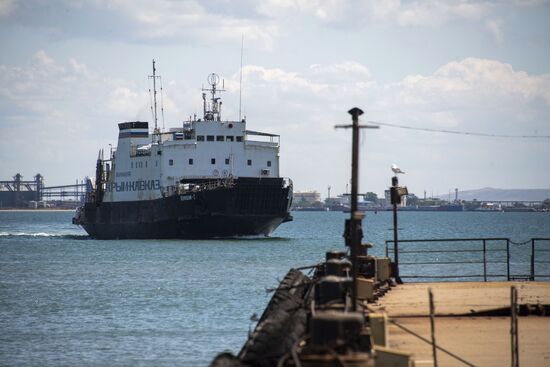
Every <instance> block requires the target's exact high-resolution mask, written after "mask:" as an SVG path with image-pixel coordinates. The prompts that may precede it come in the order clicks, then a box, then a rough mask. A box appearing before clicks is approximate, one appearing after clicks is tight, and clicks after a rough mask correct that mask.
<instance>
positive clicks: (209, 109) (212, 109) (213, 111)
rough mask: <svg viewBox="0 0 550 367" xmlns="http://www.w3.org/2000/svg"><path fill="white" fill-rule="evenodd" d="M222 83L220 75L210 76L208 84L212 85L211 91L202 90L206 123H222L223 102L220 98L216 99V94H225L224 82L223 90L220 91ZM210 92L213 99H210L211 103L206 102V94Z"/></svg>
mask: <svg viewBox="0 0 550 367" xmlns="http://www.w3.org/2000/svg"><path fill="white" fill-rule="evenodd" d="M219 82H220V77H219V76H218V74H214V73H212V74H210V75H208V84H210V89H204V88H203V89H202V91H203V93H202V101H203V110H204V120H205V121H221V112H222V111H221V110H222V102H221V101H220V99H221V98H220V97H216V92H225V89H223V87H224V84H225V83H223V81H222V89H218V88H217V85H218V83H219ZM204 92H210V94H212V97H211V98H210V103H208V102H206V93H204Z"/></svg>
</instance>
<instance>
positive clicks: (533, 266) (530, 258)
mask: <svg viewBox="0 0 550 367" xmlns="http://www.w3.org/2000/svg"><path fill="white" fill-rule="evenodd" d="M397 251H398V254H399V263H398V264H397V266H398V267H399V275H400V278H402V279H412V280H414V281H434V280H439V281H458V280H462V281H463V280H471V281H485V282H487V281H497V280H508V281H510V280H531V281H535V280H544V279H548V278H550V238H542V237H539V238H531V239H529V240H526V241H523V242H514V241H512V240H511V239H510V238H504V237H476V238H439V239H409V240H406V239H404V240H399V241H398V249H397ZM386 256H387V257H391V258H392V261H393V260H394V259H395V256H394V241H393V240H387V241H386Z"/></svg>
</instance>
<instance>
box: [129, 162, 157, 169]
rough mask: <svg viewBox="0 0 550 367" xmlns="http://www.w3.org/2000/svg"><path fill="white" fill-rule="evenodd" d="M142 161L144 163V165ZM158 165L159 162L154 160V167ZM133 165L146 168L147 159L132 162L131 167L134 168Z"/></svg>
mask: <svg viewBox="0 0 550 367" xmlns="http://www.w3.org/2000/svg"><path fill="white" fill-rule="evenodd" d="M134 163H135V164H134ZM143 163H145V165H144V164H143ZM158 165H159V162H158V161H155V167H158ZM134 167H135V168H143V167H145V168H147V161H145V162H132V168H134Z"/></svg>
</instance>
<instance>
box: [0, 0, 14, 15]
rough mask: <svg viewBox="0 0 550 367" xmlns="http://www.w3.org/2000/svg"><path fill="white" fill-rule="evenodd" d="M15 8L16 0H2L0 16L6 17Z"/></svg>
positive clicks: (0, 0) (0, 2) (0, 1)
mask: <svg viewBox="0 0 550 367" xmlns="http://www.w3.org/2000/svg"><path fill="white" fill-rule="evenodd" d="M14 10H15V1H14V0H0V17H5V16H8V15H9V14H11V13H12V12H13V11H14Z"/></svg>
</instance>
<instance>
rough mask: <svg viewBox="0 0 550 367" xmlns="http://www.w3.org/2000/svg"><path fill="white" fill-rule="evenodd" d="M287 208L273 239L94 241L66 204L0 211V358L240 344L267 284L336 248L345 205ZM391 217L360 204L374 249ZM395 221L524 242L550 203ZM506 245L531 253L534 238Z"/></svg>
mask: <svg viewBox="0 0 550 367" xmlns="http://www.w3.org/2000/svg"><path fill="white" fill-rule="evenodd" d="M293 215H294V221H293V222H290V223H286V224H283V225H282V226H281V227H279V228H278V229H277V230H276V231H275V232H274V233H273V235H272V236H271V237H269V238H245V239H232V240H201V241H196V240H195V241H186V240H111V241H99V240H92V239H90V238H89V237H88V236H87V235H86V233H85V232H84V231H83V230H82V229H80V228H79V227H76V226H73V225H72V224H71V218H72V212H52V211H42V212H0V365H2V366H4V365H6V366H7V365H9V366H65V365H79V366H88V365H90V366H96V365H109V366H130V365H131V366H136V365H137V366H173V365H180V366H207V365H208V364H209V362H210V361H211V360H212V359H213V357H214V356H215V355H216V354H217V353H219V352H222V351H226V350H227V351H231V352H233V353H238V352H239V350H240V348H241V346H242V345H243V343H244V342H245V340H246V338H247V334H248V332H249V330H250V328H252V327H253V326H254V324H253V323H251V321H250V317H251V315H252V314H254V313H256V314H258V315H260V314H261V313H262V311H263V309H264V307H265V306H266V304H267V302H268V301H269V299H270V297H271V293H268V292H266V289H268V288H273V287H276V286H277V284H278V281H279V280H280V279H282V277H284V275H285V274H286V272H287V271H288V270H289V269H290V268H291V267H298V266H306V265H312V264H315V263H318V262H320V261H322V260H323V258H324V253H325V251H327V250H330V249H344V242H343V239H342V233H343V229H344V220H345V218H347V215H346V214H344V213H337V212H296V213H293ZM391 228H392V217H391V213H390V212H379V213H378V214H374V213H368V214H367V215H366V217H365V220H364V222H363V230H364V235H365V241H369V242H372V243H374V244H375V247H374V249H372V250H371V253H372V254H374V255H377V256H383V255H384V253H385V247H384V242H385V241H386V240H389V239H391V238H392V232H391ZM399 229H400V230H399V235H400V238H401V239H417V238H424V239H425V238H447V237H451V238H457V237H506V238H510V239H511V240H512V241H514V242H517V243H521V242H524V241H526V240H529V239H530V238H532V237H547V238H548V237H550V213H475V212H461V213H437V212H404V213H400V216H399ZM428 245H429V244H428ZM464 245H465V246H470V244H464ZM478 245H479V244H477V245H475V246H478ZM546 245H547V249H550V243H548V242H547V243H546ZM411 246H412V245H411ZM419 246H420V245H419ZM429 246H431V245H429ZM446 246H448V247H449V248H451V247H452V246H456V244H447V245H446ZM472 246H474V245H472ZM488 246H489V244H488ZM494 246H496V245H494ZM514 246H515V247H514V249H515V250H514V251H516V252H518V251H519V252H518V254H517V256H516V255H514V257H513V258H514V259H515V258H516V257H517V258H518V259H520V260H521V261H522V262H528V261H529V256H528V254H529V249H530V244H529V243H526V244H523V245H517V246H516V245H514ZM476 248H478V247H476ZM518 249H519V250H518ZM544 254H546V255H548V254H550V253H549V252H544V251H542V252H541V256H542V257H543V258H542V260H550V259H549V257H550V256H548V257H547V258H546V259H545V258H544ZM411 256H412V257H413V258H412V260H414V256H415V255H411V254H409V258H408V259H407V257H406V254H403V255H400V258H401V257H403V259H404V260H403V262H407V261H410V260H411V259H410V258H411ZM422 256H428V255H426V254H424V255H422ZM445 256H449V255H445ZM518 261H519V260H518ZM405 266H406V265H405ZM475 266H478V265H475ZM538 266H539V268H538V269H537V272H546V273H550V269H548V267H546V268H545V266H546V264H544V262H542V263H541V264H539V265H538ZM409 267H410V266H409ZM455 267H456V266H455ZM456 268H458V271H467V269H466V270H461V269H462V268H460V266H458V267H456ZM414 270H415V269H412V270H411V269H409V270H408V271H413V272H414ZM421 270H426V268H425V267H422V268H421ZM477 270H478V269H475V271H477ZM546 280H550V279H546Z"/></svg>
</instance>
